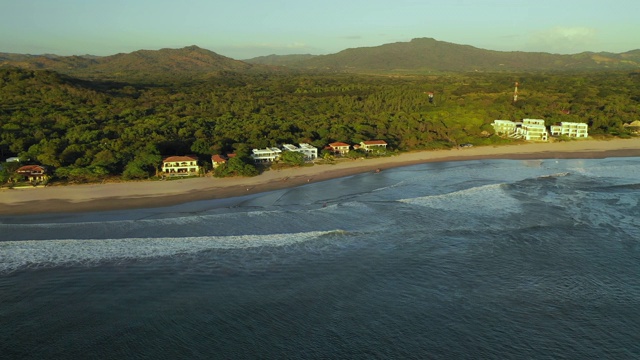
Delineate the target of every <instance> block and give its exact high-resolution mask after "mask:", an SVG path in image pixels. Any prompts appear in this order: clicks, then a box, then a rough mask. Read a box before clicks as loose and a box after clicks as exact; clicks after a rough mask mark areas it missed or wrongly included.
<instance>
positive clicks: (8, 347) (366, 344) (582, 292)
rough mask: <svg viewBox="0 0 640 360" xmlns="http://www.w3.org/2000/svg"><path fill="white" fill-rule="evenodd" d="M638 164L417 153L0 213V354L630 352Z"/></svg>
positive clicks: (639, 332) (637, 316) (633, 349)
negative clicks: (240, 190) (368, 168)
mask: <svg viewBox="0 0 640 360" xmlns="http://www.w3.org/2000/svg"><path fill="white" fill-rule="evenodd" d="M639 173H640V158H637V157H628V158H607V159H558V160H556V159H551V160H482V161H461V162H443V163H428V164H421V165H415V166H409V167H402V168H395V169H386V170H383V171H382V172H380V173H373V172H371V173H364V174H359V175H355V176H350V177H345V178H340V179H334V180H329V181H324V182H319V183H310V184H306V185H304V186H300V187H297V188H292V189H285V190H278V191H273V192H268V193H263V194H256V195H248V196H244V197H240V198H233V199H222V200H211V201H199V202H193V203H187V204H181V205H176V206H171V207H165V208H155V209H136V210H123V211H109V212H97V213H83V214H44V215H33V216H19V217H11V216H3V217H0V358H2V359H129V358H139V359H179V358H180V359H185V358H186V359H201V358H205V359H255V358H261V359H271V358H273V359H389V358H394V359H638V358H640V246H639V244H640V175H639ZM212 181H215V180H212Z"/></svg>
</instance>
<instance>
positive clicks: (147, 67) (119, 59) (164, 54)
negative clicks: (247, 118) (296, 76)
mask: <svg viewBox="0 0 640 360" xmlns="http://www.w3.org/2000/svg"><path fill="white" fill-rule="evenodd" d="M3 65H5V66H16V67H20V68H24V69H30V70H35V69H49V70H54V71H57V72H60V73H65V74H69V75H75V76H89V77H95V76H106V77H116V78H117V77H143V76H147V75H162V76H167V75H177V74H187V75H193V74H208V73H216V72H223V71H232V72H244V71H248V70H250V69H252V68H253V67H254V65H251V64H248V63H245V62H242V61H239V60H234V59H231V58H228V57H226V56H222V55H219V54H216V53H215V52H213V51H209V50H205V49H201V48H199V47H197V46H188V47H185V48H182V49H160V50H138V51H134V52H132V53H127V54H124V53H121V54H116V55H111V56H104V57H96V56H89V55H84V56H34V55H20V54H5V53H0V66H3Z"/></svg>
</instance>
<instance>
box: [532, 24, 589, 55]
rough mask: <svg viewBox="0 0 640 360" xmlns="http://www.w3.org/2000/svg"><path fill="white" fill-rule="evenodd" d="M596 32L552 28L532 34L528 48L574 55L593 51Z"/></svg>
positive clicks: (577, 28) (581, 29) (576, 28)
mask: <svg viewBox="0 0 640 360" xmlns="http://www.w3.org/2000/svg"><path fill="white" fill-rule="evenodd" d="M597 44H598V39H597V31H596V30H595V29H593V28H588V27H559V26H558V27H554V28H551V29H547V30H544V31H540V32H537V33H534V34H533V35H532V36H531V38H530V41H529V48H531V49H532V50H535V51H545V52H553V53H562V54H568V53H576V52H582V51H590V50H595V46H596V45H597Z"/></svg>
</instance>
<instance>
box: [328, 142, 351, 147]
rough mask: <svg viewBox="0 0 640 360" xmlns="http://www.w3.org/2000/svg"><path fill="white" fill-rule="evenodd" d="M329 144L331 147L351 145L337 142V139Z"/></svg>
mask: <svg viewBox="0 0 640 360" xmlns="http://www.w3.org/2000/svg"><path fill="white" fill-rule="evenodd" d="M329 146H331V147H340V146H351V145H349V144H345V143H343V142H339V141H338V142H333V143H331V144H329Z"/></svg>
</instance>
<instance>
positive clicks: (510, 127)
mask: <svg viewBox="0 0 640 360" xmlns="http://www.w3.org/2000/svg"><path fill="white" fill-rule="evenodd" d="M491 125H492V126H493V128H494V129H495V131H496V134H498V135H511V134H515V132H516V123H515V122H513V121H511V120H493V123H492V124H491Z"/></svg>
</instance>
